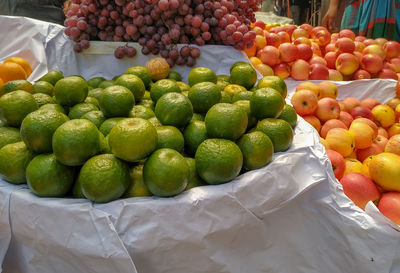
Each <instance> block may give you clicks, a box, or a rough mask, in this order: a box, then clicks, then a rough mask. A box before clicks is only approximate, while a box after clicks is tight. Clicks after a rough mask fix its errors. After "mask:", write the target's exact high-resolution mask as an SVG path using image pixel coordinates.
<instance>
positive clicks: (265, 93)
mask: <svg viewBox="0 0 400 273" xmlns="http://www.w3.org/2000/svg"><path fill="white" fill-rule="evenodd" d="M284 106H285V101H284V99H283V98H282V96H281V94H280V93H279V92H278V91H276V90H275V89H272V88H268V87H264V88H260V89H257V90H256V91H254V92H253V95H252V96H251V98H250V109H251V113H252V114H253V115H254V116H255V117H256V118H258V119H264V118H276V117H278V116H279V115H280V114H281V112H282V110H283V107H284Z"/></svg>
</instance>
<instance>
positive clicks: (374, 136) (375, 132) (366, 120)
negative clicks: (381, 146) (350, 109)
mask: <svg viewBox="0 0 400 273" xmlns="http://www.w3.org/2000/svg"><path fill="white" fill-rule="evenodd" d="M354 109H355V108H354ZM353 122H362V123H365V124H367V125H368V126H369V127H371V128H372V130H374V135H373V138H374V139H375V138H376V137H377V136H378V125H376V123H375V122H374V121H373V120H371V119H368V118H362V117H358V118H356V119H354V120H353Z"/></svg>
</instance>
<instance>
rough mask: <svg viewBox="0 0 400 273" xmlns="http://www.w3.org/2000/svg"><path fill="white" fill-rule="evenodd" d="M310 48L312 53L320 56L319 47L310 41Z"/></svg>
mask: <svg viewBox="0 0 400 273" xmlns="http://www.w3.org/2000/svg"><path fill="white" fill-rule="evenodd" d="M311 49H312V51H313V52H314V55H316V56H320V57H322V52H321V48H320V47H319V45H317V44H316V43H314V42H311Z"/></svg>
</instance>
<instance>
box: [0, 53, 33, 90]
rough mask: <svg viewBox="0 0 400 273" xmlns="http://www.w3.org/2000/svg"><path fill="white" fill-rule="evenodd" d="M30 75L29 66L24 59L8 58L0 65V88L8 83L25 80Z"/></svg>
mask: <svg viewBox="0 0 400 273" xmlns="http://www.w3.org/2000/svg"><path fill="white" fill-rule="evenodd" d="M31 73H32V68H31V65H30V64H29V62H28V61H27V60H25V59H24V58H21V57H11V58H8V59H7V60H5V61H4V62H3V63H2V64H0V88H1V86H2V85H3V84H4V83H6V82H8V81H14V80H26V79H27V78H28V77H29V75H30V74H31Z"/></svg>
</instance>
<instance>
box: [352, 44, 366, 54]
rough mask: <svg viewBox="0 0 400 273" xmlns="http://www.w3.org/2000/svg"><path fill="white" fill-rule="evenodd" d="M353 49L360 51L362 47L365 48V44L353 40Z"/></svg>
mask: <svg viewBox="0 0 400 273" xmlns="http://www.w3.org/2000/svg"><path fill="white" fill-rule="evenodd" d="M354 46H355V47H354V51H357V52H360V53H361V52H362V51H363V50H364V48H365V45H364V44H363V43H362V42H359V41H355V42H354Z"/></svg>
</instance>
